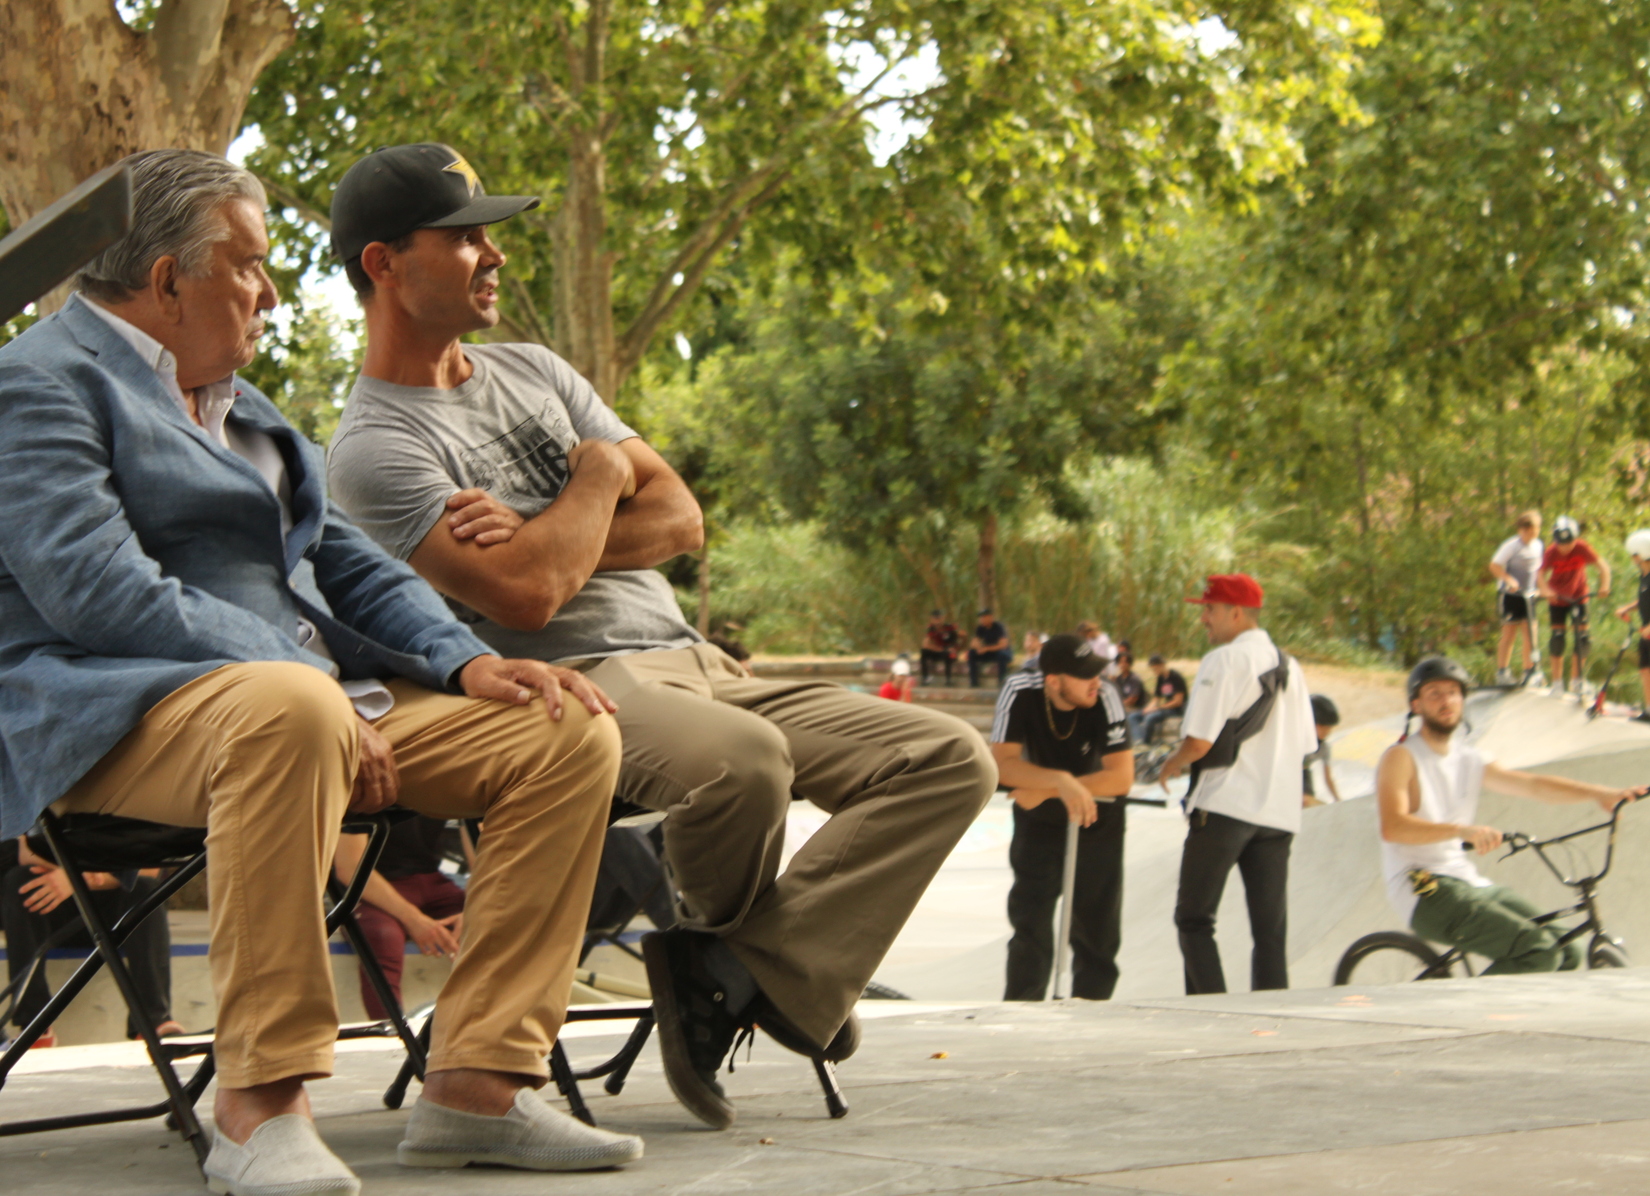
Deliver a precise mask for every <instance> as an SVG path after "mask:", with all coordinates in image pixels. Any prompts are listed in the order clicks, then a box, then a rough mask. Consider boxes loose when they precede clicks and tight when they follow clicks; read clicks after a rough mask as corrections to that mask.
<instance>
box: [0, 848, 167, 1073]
mask: <svg viewBox="0 0 1650 1196" xmlns="http://www.w3.org/2000/svg"><path fill="white" fill-rule="evenodd" d="M15 851H16V853H17V860H18V863H17V864H16V866H14V867H12V868H10V869H8V870H7V871H6V873H5V875H4V878H3V879H0V925H3V926H4V928H5V932H6V969H7V971H8V973H9V978H10V979H11V980H12V981H16V980H17V979H18V978H19V977H21V976H22V975H23V973H24V972H25V971H26V970H27V969H28V967H29V964H30V963H31V962H32V961H33V959H34V957H35V954H36V953H37V952H38V951H39V950H40V948H41V946H42V944H44V943H45V942H46V940H47V939H49V938H50V937H51V936H52V934H53V933H55V932H56V931H58V930H61V929H62V928H64V927H66V926H70V925H78V924H79V923H80V914H79V913H78V912H77V911H76V909H75V905H74V900H73V898H74V893H73V890H71V889H70V888H69V877H68V874H67V873H65V872H64V871H63V869H61V868H59V867H58V866H57V865H55V864H52V863H49V862H47V861H46V860H43V859H41V858H40V857H39V856H37V855H35V854H34V852H32V851H30V850H29V845H28V843H26V842H25V841H24V840H22V839H18V840H16V841H15ZM85 877H86V886H87V887H88V888H90V889H91V890H92V904H93V905H95V906H96V907H97V910H98V913H99V914H101V915H102V917H103V918H104V919H105V921H107V922H108V923H110V924H111V925H112V924H113V923H115V922H117V921H119V920H120V918H121V917H122V916H123V915H124V914H125V913H126V911H127V910H129V909H131V908H132V907H133V906H135V905H137V904H138V903H139V902H141V901H142V900H143V899H144V898H146V897H147V896H149V894H150V893H152V892H153V891H154V890H155V888H156V887H157V886H158V885H159V884H160V880H159V879H158V877H157V875H156V874H155V872H153V871H146V872H142V873H132V874H129V875H128V876H127V877H126V882H127V883H126V884H122V883H121V878H119V877H116V876H113V875H111V874H110V873H108V872H87V873H85ZM58 945H59V946H60V947H85V948H89V947H91V946H92V945H93V944H92V937H91V935H90V934H89V933H88V932H87V931H86V930H85V928H84V927H82V928H81V930H80V931H79V932H78V933H74V934H70V935H69V937H68V938H66V939H60V940H58ZM122 954H123V955H124V957H125V959H126V966H127V968H128V969H130V971H131V973H132V983H133V984H135V985H136V986H137V991H138V996H139V998H140V999H141V1001H142V1004H143V1010H142V1016H143V1017H144V1018H146V1019H148V1022H149V1024H150V1025H151V1026H153V1027H154V1028H155V1031H156V1033H158V1034H159V1035H160V1036H161V1037H162V1038H169V1037H171V1036H173V1035H177V1034H182V1033H183V1027H182V1026H180V1025H178V1023H177V1022H175V1021H173V1020H172V961H171V954H172V936H171V932H170V930H169V929H168V927H167V924H166V911H165V909H161V910H158V911H156V912H155V914H153V915H152V916H151V917H148V918H145V919H144V921H143V924H142V925H141V926H139V927H138V928H137V929H136V930H134V931H133V932H132V934H131V937H129V938H128V939H127V940H126V943H125V950H124V951H123V952H122ZM50 999H51V990H50V988H49V987H48V986H47V984H46V970H45V969H44V968H41V969H39V970H38V971H36V972H35V974H34V977H33V978H32V979H31V980H30V981H29V983H28V985H27V986H26V987H25V988H24V990H23V991H22V993H20V994H18V999H17V1006H16V1009H15V1010H14V1012H13V1014H12V1022H13V1024H14V1025H15V1026H17V1027H18V1028H21V1027H23V1026H26V1025H28V1024H29V1022H31V1021H33V1020H34V1018H35V1016H36V1015H37V1014H38V1013H39V1012H40V1011H41V1010H42V1009H44V1008H45V1007H46V1002H47V1001H49V1000H50ZM137 1019H138V1015H137V1014H136V1013H133V1012H132V1011H128V1012H127V1017H126V1037H128V1038H136V1037H138V1035H139V1034H140V1033H141V1029H140V1027H139V1024H138V1020H137ZM35 1045H36V1046H41V1047H51V1046H56V1045H57V1036H56V1034H55V1033H53V1032H52V1031H49V1030H48V1031H47V1032H46V1033H45V1034H44V1035H42V1036H41V1037H40V1039H39V1040H37V1041H36V1043H35Z"/></svg>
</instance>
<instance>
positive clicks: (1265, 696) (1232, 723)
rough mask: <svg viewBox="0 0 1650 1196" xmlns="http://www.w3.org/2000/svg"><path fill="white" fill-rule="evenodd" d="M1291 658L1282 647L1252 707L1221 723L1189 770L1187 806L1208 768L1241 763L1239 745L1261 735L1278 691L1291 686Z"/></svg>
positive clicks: (1261, 678) (1225, 766)
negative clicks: (1205, 750) (1238, 760)
mask: <svg viewBox="0 0 1650 1196" xmlns="http://www.w3.org/2000/svg"><path fill="white" fill-rule="evenodd" d="M1289 665H1290V658H1289V657H1288V656H1287V655H1286V654H1285V653H1284V651H1283V649H1281V648H1280V649H1278V663H1277V665H1276V666H1275V667H1273V668H1270V669H1267V670H1266V672H1264V673H1262V674H1261V675H1260V697H1258V698H1256V699H1255V700H1254V702H1253V703H1252V704H1251V705H1250V707H1249V708H1248V709H1247V710H1245V711H1244V712H1243V713H1242V714H1239V715H1238V716H1237V717H1236V718H1229V719H1227V720H1226V725H1225V726H1223V727H1221V729H1220V734H1219V735H1217V736H1215V741H1214V743H1213V744H1211V745H1210V747H1209V750H1208V752H1206V753H1205V754H1204V756H1203V758H1202V759H1201V760H1199V761H1197V762H1196V763H1195V764H1193V765H1192V767H1191V769H1190V770H1189V774H1190V777H1191V780H1190V782H1189V784H1188V785H1187V787H1186V799H1185V808H1186V809H1187V810H1190V809H1191V808H1192V799H1193V797H1194V796H1195V795H1196V793H1197V785H1198V781H1199V780H1200V779H1201V778H1202V776H1203V774H1204V773H1206V772H1211V771H1213V770H1215V769H1217V768H1230V767H1232V765H1233V764H1235V763H1237V755H1238V749H1239V748H1240V747H1242V746H1243V745H1244V744H1245V743H1246V742H1248V741H1249V740H1251V739H1253V738H1254V737H1255V736H1256V735H1259V734H1260V732H1261V730H1262V729H1263V728H1264V727H1265V726H1266V723H1267V721H1268V720H1269V719H1270V718H1271V717H1272V710H1273V708H1274V707H1276V706H1277V703H1278V694H1280V693H1281V692H1283V691H1284V690H1286V689H1288V688H1289Z"/></svg>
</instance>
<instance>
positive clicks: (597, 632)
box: [327, 344, 699, 661]
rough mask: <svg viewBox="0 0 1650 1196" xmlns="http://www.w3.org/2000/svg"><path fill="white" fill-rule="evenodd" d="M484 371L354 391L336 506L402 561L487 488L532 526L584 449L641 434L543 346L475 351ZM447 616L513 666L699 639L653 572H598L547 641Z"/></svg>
mask: <svg viewBox="0 0 1650 1196" xmlns="http://www.w3.org/2000/svg"><path fill="white" fill-rule="evenodd" d="M464 355H465V356H466V357H467V358H469V360H470V362H471V364H472V365H473V366H474V367H475V372H474V373H473V374H472V375H471V376H470V378H469V380H468V381H466V382H465V383H464V384H463V385H461V386H457V387H454V388H453V389H451V390H440V389H437V388H434V387H418V386H396V385H394V384H393V383H389V382H383V381H380V380H379V379H376V378H367V377H361V378H357V379H356V382H355V387H354V389H352V390H351V391H350V397H349V401H348V403H347V404H346V405H345V408H344V415H343V418H342V419H340V420H339V423H338V431H337V432H336V433H335V434H334V436H333V438H332V447H331V449H330V451H329V452H328V465H327V479H328V481H329V483H330V485H331V488H332V493H333V496H334V497H335V498H336V499H337V500H338V502H339V504H340V505H341V506H342V507H343V508H344V510H345V511H347V512H348V513H349V515H350V517H351V518H352V519H354V520H355V522H356V523H358V524H359V525H360V526H361V527H362V529H363V530H365V531H366V532H367V533H368V534H369V535H370V536H372V537H373V539H375V540H377V541H378V542H379V543H380V544H382V545H383V546H384V547H385V548H386V549H387V550H388V551H389V552H391V553H392V554H394V555H395V556H396V557H397V558H399V559H401V560H406V559H407V558H408V557H410V556H411V555H412V553H413V550H414V549H416V548H417V547H418V545H419V544H420V543H421V542H422V541H423V539H424V537H425V536H426V535H428V534H429V531H430V529H431V528H432V527H434V526H435V525H436V522H437V521H438V520H440V519H441V518H442V516H443V515H445V514H446V511H447V500H448V499H449V498H451V497H452V496H453V495H454V494H455V493H457V492H458V491H460V490H466V489H469V488H471V487H479V488H481V489H483V490H486V491H487V492H488V493H490V494H491V495H493V497H495V498H497V499H498V500H499V501H501V502H503V503H505V504H507V505H508V506H510V507H511V508H512V509H514V510H515V511H516V512H518V513H519V514H520V515H522V516H523V517H524V518H528V519H531V518H532V517H533V516H534V515H537V514H539V513H540V512H541V511H543V510H544V509H545V508H546V507H548V506H549V505H550V504H551V503H553V502H554V501H555V500H556V496H557V495H558V494H560V493H561V491H562V487H564V486H565V485H566V484H567V479H568V476H569V471H568V468H567V455H568V453H570V452H571V451H572V450H573V447H574V446H575V445H577V444H578V443H579V442H580V441H581V440H583V439H585V438H587V437H594V438H595V439H598V440H610V441H613V442H614V443H617V442H619V441H621V440H627V439H629V438H630V437H632V436H634V435H636V433H635V432H634V431H632V430H631V428H630V427H628V426H627V425H626V424H625V423H624V421H622V420H621V419H619V417H618V416H617V415H615V414H614V413H613V411H612V410H611V409H610V408H609V407H608V406H607V404H605V403H603V402H602V401H601V398H600V396H598V395H597V394H596V392H595V390H593V389H592V388H591V386H590V384H589V383H588V382H586V381H585V380H584V378H583V377H581V376H580V375H579V374H578V372H577V371H575V370H574V369H573V367H572V366H570V365H568V364H567V362H565V361H563V360H562V359H561V358H560V357H557V356H556V355H555V354H554V353H552V352H550V350H548V349H546V348H544V347H543V346H541V345H527V344H510V345H466V346H464ZM449 605H451V606H452V607H453V610H454V611H455V612H456V613H457V614H458V616H459V618H461V619H463V620H464V621H465V622H466V623H467V624H469V625H470V627H471V629H472V630H474V631H475V633H476V634H477V635H479V636H480V637H481V638H482V639H483V640H485V641H486V642H487V643H488V644H489V645H490V646H492V647H493V648H495V649H496V650H498V651H499V652H502V653H504V655H506V656H526V657H535V658H537V659H539V660H549V661H556V660H572V659H578V658H583V657H591V656H613V655H617V654H619V653H624V652H641V651H647V650H648V649H651V648H681V647H686V646H687V645H688V644H692V643H696V642H698V640H699V635H698V633H697V632H695V631H694V630H693V628H691V627H690V626H688V624H687V623H686V621H685V620H683V618H682V612H681V608H680V607H678V606H677V604H676V595H675V594H674V593H673V592H672V590H671V588H670V584H669V583H668V582H667V581H666V580H665V579H664V577H663V576H662V575H660V574H659V573H657V572H655V571H654V570H652V569H635V570H626V571H622V572H615V573H597V574H595V575H594V576H593V577H591V579H590V580H589V581H588V582H586V583H585V586H584V588H583V589H582V590H580V591H579V593H578V594H577V595H576V596H575V597H574V598H573V599H572V600H571V601H570V602H568V603H567V605H566V606H564V607H562V609H561V610H559V611H558V612H556V617H555V618H553V619H552V620H550V623H549V625H548V626H546V627H545V628H544V629H543V630H541V631H514V630H512V629H510V628H508V627H503V626H501V625H499V624H497V623H495V622H493V621H492V620H491V619H487V618H484V617H483V616H481V615H480V614H478V613H477V612H475V611H473V610H471V609H470V608H469V607H466V606H464V605H462V604H461V603H457V602H453V601H451V600H449Z"/></svg>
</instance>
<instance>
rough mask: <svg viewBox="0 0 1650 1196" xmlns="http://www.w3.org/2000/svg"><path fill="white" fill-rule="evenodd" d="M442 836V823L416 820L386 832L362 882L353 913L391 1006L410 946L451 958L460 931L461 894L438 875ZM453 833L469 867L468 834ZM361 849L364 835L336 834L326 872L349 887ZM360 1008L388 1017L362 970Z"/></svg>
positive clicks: (398, 991) (364, 846) (443, 875)
mask: <svg viewBox="0 0 1650 1196" xmlns="http://www.w3.org/2000/svg"><path fill="white" fill-rule="evenodd" d="M446 831H447V823H446V821H445V820H444V819H440V818H425V817H423V816H422V815H420V816H419V817H417V818H409V819H407V820H405V821H404V822H398V823H396V824H395V825H394V826H393V827H391V828H390V834H389V839H388V841H387V842H386V843H385V844H384V852H383V854H382V855H380V856H379V857H378V867H376V868H374V869H373V870H372V876H370V877H369V878H368V879H367V887H366V889H365V890H364V891H363V892H362V895H361V905H360V907H359V908H358V909H357V910H356V913H355V920H356V921H357V922H359V923H360V924H361V933H363V934H364V935H366V936H367V941H368V942H369V943H370V944H371V945H372V954H373V958H374V959H376V960H377V961H378V966H379V967H380V968H382V969H383V971H384V979H385V980H388V981H389V983H390V990H391V991H392V992H394V993H395V999H396V1002H397V1003H398V1004H399V1003H400V1002H401V972H402V969H403V966H404V964H405V962H406V958H407V943H408V942H409V941H410V942H414V943H417V944H418V949H419V950H420V951H422V952H423V953H424V954H425V955H441V956H445V957H446V958H448V959H456V958H457V957H458V941H459V935H460V933H461V932H462V930H463V927H464V890H463V889H461V888H459V887H458V885H456V884H454V883H453V880H452V878H451V877H450V876H448V875H447V874H446V873H445V872H443V871H442V870H441V860H442V854H443V853H442V846H443V839H444V838H445V836H446ZM458 834H459V836H460V838H461V839H462V841H463V844H464V858H465V860H466V861H468V863H469V865H470V867H471V869H474V867H475V851H474V849H473V848H472V847H471V846H470V837H469V834H468V832H466V831H465V830H464V828H463V827H462V826H460V828H459V831H458ZM366 849H367V836H365V835H340V836H338V850H337V851H336V852H335V853H334V855H333V867H334V869H336V871H337V873H338V879H339V880H341V881H343V882H344V883H346V884H348V883H349V880H350V878H351V877H352V876H354V875H355V869H356V867H357V866H358V865H359V864H360V863H361V855H362V853H363V852H364V851H366ZM361 1004H362V1005H363V1006H364V1007H365V1008H366V1011H367V1016H368V1017H370V1018H373V1019H375V1020H381V1019H383V1018H387V1017H389V1015H390V1011H389V1010H388V1009H385V1008H384V1003H383V1002H382V1001H380V1000H379V999H378V993H377V992H376V991H374V989H373V987H372V985H371V984H369V983H367V973H366V969H365V968H363V969H362V970H361Z"/></svg>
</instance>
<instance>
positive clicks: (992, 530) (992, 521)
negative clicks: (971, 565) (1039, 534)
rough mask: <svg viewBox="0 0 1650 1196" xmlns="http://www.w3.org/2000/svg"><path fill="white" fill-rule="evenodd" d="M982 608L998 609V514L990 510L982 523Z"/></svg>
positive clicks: (980, 562) (980, 564)
mask: <svg viewBox="0 0 1650 1196" xmlns="http://www.w3.org/2000/svg"><path fill="white" fill-rule="evenodd" d="M979 566H980V595H979V596H980V609H981V610H986V609H987V608H989V609H991V610H996V609H997V514H996V512H995V511H988V512H987V513H986V516H985V519H984V521H983V522H981V524H980V561H979Z"/></svg>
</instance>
